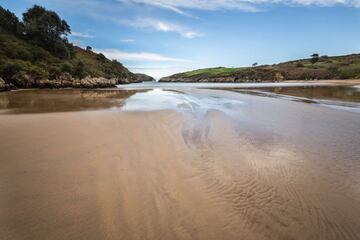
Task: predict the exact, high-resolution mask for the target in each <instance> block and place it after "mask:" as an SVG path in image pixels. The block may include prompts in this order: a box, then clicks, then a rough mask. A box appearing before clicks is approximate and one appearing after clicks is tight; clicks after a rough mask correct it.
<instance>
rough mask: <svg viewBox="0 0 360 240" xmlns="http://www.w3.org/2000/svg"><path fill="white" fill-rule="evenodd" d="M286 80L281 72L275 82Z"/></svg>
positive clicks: (277, 74) (277, 73)
mask: <svg viewBox="0 0 360 240" xmlns="http://www.w3.org/2000/svg"><path fill="white" fill-rule="evenodd" d="M284 79H285V77H284V76H283V75H282V74H281V73H280V72H276V73H275V81H284Z"/></svg>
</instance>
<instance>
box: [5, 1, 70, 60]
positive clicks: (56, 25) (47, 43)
mask: <svg viewBox="0 0 360 240" xmlns="http://www.w3.org/2000/svg"><path fill="white" fill-rule="evenodd" d="M0 30H2V31H7V32H10V33H12V34H14V35H16V36H17V37H20V38H22V39H24V40H27V41H30V42H31V43H33V44H35V45H38V46H40V47H42V48H44V49H46V50H48V51H49V52H51V53H52V54H54V56H56V57H58V58H61V59H70V58H73V57H74V55H75V52H74V47H73V45H72V44H70V43H69V42H68V39H67V36H68V34H71V29H70V26H69V25H68V24H67V22H66V21H65V20H63V19H61V18H60V17H59V15H58V14H57V13H56V12H54V11H49V10H46V9H45V8H44V7H41V6H38V5H34V6H33V7H31V8H29V9H28V10H27V11H26V12H24V13H23V14H22V21H20V20H19V18H18V17H17V16H16V15H15V14H14V13H12V12H10V11H9V10H7V9H4V8H3V7H1V6H0Z"/></svg>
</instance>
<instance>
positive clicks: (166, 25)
mask: <svg viewBox="0 0 360 240" xmlns="http://www.w3.org/2000/svg"><path fill="white" fill-rule="evenodd" d="M127 24H128V25H130V26H133V27H138V28H145V29H152V30H156V31H160V32H175V33H178V34H180V35H181V36H183V37H185V38H189V39H191V38H196V37H201V36H202V34H201V33H198V32H195V31H192V30H189V29H187V28H185V27H183V26H182V25H179V24H175V23H171V22H166V21H162V20H158V19H154V18H138V19H137V20H135V21H132V22H127Z"/></svg>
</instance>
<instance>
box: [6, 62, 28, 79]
mask: <svg viewBox="0 0 360 240" xmlns="http://www.w3.org/2000/svg"><path fill="white" fill-rule="evenodd" d="M22 70H23V68H22V67H21V65H20V64H18V63H6V64H4V65H3V66H2V67H1V69H0V75H1V77H2V78H4V79H9V78H11V77H12V76H14V75H15V74H17V73H18V72H20V71H22Z"/></svg>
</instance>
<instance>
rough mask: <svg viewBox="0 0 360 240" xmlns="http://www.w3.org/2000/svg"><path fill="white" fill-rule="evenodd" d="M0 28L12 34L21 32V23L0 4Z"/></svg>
mask: <svg viewBox="0 0 360 240" xmlns="http://www.w3.org/2000/svg"><path fill="white" fill-rule="evenodd" d="M0 28H3V29H4V30H6V31H9V32H11V33H14V34H21V33H22V31H23V25H22V23H21V22H20V21H19V19H18V18H17V17H16V16H15V14H14V13H12V12H10V11H9V10H6V9H4V8H3V7H1V6H0Z"/></svg>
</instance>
